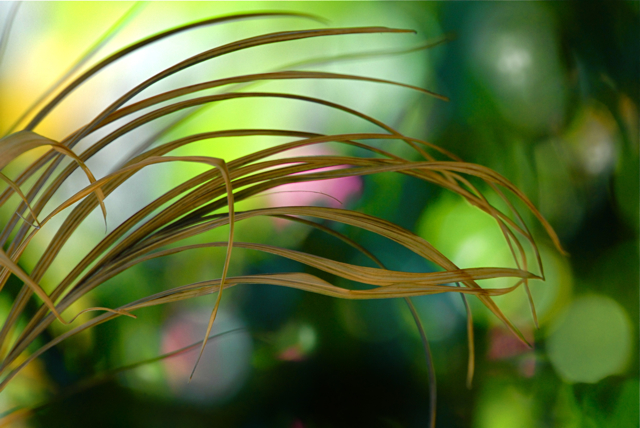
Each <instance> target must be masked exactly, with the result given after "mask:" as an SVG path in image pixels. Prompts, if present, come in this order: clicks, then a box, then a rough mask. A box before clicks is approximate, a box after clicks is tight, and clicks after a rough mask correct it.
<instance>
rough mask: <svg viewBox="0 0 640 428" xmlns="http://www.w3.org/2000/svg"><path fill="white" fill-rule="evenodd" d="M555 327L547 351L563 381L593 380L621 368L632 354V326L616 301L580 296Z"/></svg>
mask: <svg viewBox="0 0 640 428" xmlns="http://www.w3.org/2000/svg"><path fill="white" fill-rule="evenodd" d="M554 327H555V328H554ZM554 327H552V330H551V333H550V335H549V338H548V340H547V352H548V355H549V358H550V360H551V363H552V364H553V367H554V368H555V369H556V371H557V372H558V374H559V375H560V376H561V377H562V378H564V379H565V380H567V381H569V382H585V383H596V382H599V381H600V380H602V379H604V378H605V377H607V376H610V375H613V374H618V373H621V372H623V371H624V369H625V367H626V365H627V362H628V361H629V357H630V353H631V346H632V343H631V342H632V337H633V336H632V327H631V322H630V321H629V317H628V316H627V314H626V312H625V310H624V308H623V307H622V306H621V305H620V304H619V303H617V302H616V301H615V300H613V299H611V298H609V297H606V296H602V295H589V296H583V297H580V298H578V299H576V300H575V301H574V302H573V303H572V304H571V306H570V307H569V308H568V309H567V311H566V313H565V314H564V316H562V317H561V318H560V319H559V320H558V322H557V323H556V325H555V326H554Z"/></svg>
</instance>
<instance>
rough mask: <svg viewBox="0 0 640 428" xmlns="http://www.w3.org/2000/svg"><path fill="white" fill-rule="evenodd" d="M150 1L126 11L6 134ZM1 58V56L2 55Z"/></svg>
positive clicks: (15, 127)
mask: <svg viewBox="0 0 640 428" xmlns="http://www.w3.org/2000/svg"><path fill="white" fill-rule="evenodd" d="M147 3H148V2H146V1H145V2H140V1H138V2H135V3H134V4H133V6H131V7H130V8H129V9H128V10H127V11H126V12H125V13H124V15H122V16H121V17H120V19H118V20H117V21H116V22H115V23H114V24H113V25H112V26H111V27H110V28H109V29H108V30H107V31H106V32H105V33H104V34H103V35H102V36H101V37H100V38H98V40H96V41H95V42H94V43H93V45H91V46H90V47H89V48H88V49H87V50H86V51H85V52H84V53H83V54H82V55H80V57H79V58H78V59H77V60H76V61H75V64H74V65H72V66H71V67H70V68H69V69H68V70H67V71H66V72H65V73H64V74H63V75H62V76H60V77H59V78H58V80H56V81H55V82H54V83H53V84H52V85H51V86H50V87H49V88H48V89H47V90H46V91H44V92H43V93H42V94H41V95H40V96H39V97H38V99H37V100H36V101H34V102H33V104H31V105H30V106H29V107H28V108H27V110H25V112H24V113H23V114H22V115H21V116H20V117H19V118H18V119H17V120H16V121H15V122H14V123H13V125H11V126H10V127H9V129H8V130H7V131H6V132H5V135H7V134H11V133H12V132H13V131H14V130H15V129H17V127H18V125H20V124H21V123H22V122H23V121H24V120H25V119H26V118H27V117H28V116H29V115H30V114H31V113H32V112H33V111H34V110H35V109H36V107H38V106H39V105H40V104H42V103H43V102H44V100H46V99H47V98H48V97H49V96H50V95H51V94H52V93H53V92H55V91H56V89H58V88H59V87H60V86H62V84H64V82H66V81H67V80H69V78H71V76H73V75H74V74H75V73H76V72H77V71H78V70H79V69H80V68H81V67H82V66H83V65H85V64H86V63H87V62H88V61H89V60H91V58H93V57H94V56H95V55H96V54H97V53H98V51H99V50H100V49H102V48H103V47H104V46H105V45H106V44H107V43H109V41H111V40H112V39H113V37H115V35H116V34H117V33H119V32H120V30H122V29H123V28H124V27H125V26H126V25H127V24H129V22H131V21H132V20H133V19H134V18H135V17H136V16H137V15H138V14H139V13H140V12H141V11H142V9H143V8H144V7H145V6H146V5H147ZM0 58H1V56H0Z"/></svg>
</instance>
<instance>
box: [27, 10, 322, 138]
mask: <svg viewBox="0 0 640 428" xmlns="http://www.w3.org/2000/svg"><path fill="white" fill-rule="evenodd" d="M264 17H297V18H306V19H311V20H314V21H319V22H324V20H322V19H321V18H318V17H316V16H314V15H310V14H306V13H298V12H253V13H243V14H233V15H228V16H219V17H215V18H208V19H204V20H201V21H196V22H192V23H189V24H185V25H180V26H178V27H174V28H172V29H169V30H166V31H162V32H160V33H158V34H155V35H153V36H150V37H147V38H145V39H143V40H140V41H138V42H136V43H133V44H131V45H129V46H127V47H126V48H123V49H121V50H119V51H118V52H116V53H114V54H112V55H110V56H109V57H107V58H105V59H103V60H102V61H100V62H99V63H98V64H96V65H95V66H93V67H92V68H91V69H89V70H87V71H86V72H84V73H83V74H82V75H81V76H79V77H78V78H76V79H75V80H74V81H73V82H71V83H70V84H69V85H68V86H67V87H65V88H64V90H62V92H60V93H59V94H58V95H57V96H56V97H55V98H54V99H53V100H51V101H50V102H49V103H48V104H47V105H46V106H45V107H43V108H42V109H41V110H40V111H39V112H38V114H37V115H36V116H35V117H34V118H33V119H32V120H31V122H29V124H28V125H27V126H26V127H25V128H24V129H25V130H28V131H32V130H33V129H35V127H36V126H38V124H40V122H42V120H43V119H44V118H45V117H46V116H47V115H48V114H49V113H50V112H51V110H53V109H54V108H55V107H56V106H57V105H58V104H60V102H61V101H62V100H64V99H65V98H66V97H67V95H69V94H70V93H71V92H73V90H75V89H76V88H77V87H78V86H80V85H81V84H82V83H84V82H85V81H87V80H88V79H90V78H91V77H92V76H93V75H95V74H96V73H98V72H99V71H101V70H102V69H104V68H105V67H107V66H108V65H109V64H112V63H114V62H116V61H118V60H119V59H120V58H123V57H125V56H127V55H128V54H130V53H132V52H135V51H137V50H139V49H141V48H143V47H145V46H148V45H150V44H152V43H155V42H157V41H160V40H162V39H165V38H167V37H170V36H173V35H175V34H179V33H182V32H185V31H189V30H192V29H194V28H198V27H204V26H208V25H214V24H221V23H225V22H232V21H239V20H243V19H250V18H264Z"/></svg>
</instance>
